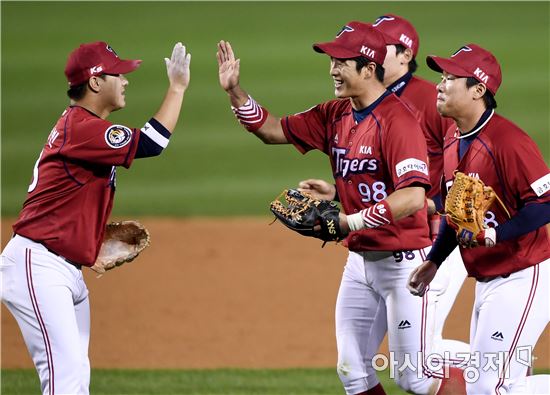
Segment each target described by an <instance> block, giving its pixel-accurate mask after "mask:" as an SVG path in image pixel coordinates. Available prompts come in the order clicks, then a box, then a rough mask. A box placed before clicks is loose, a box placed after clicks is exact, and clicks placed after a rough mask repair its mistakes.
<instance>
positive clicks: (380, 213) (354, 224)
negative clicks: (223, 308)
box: [346, 187, 425, 231]
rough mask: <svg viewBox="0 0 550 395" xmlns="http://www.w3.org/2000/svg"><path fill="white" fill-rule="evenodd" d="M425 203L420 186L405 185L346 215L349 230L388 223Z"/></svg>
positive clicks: (416, 209)
mask: <svg viewBox="0 0 550 395" xmlns="http://www.w3.org/2000/svg"><path fill="white" fill-rule="evenodd" d="M424 204H425V191H424V188H422V187H407V188H403V189H399V190H397V191H395V192H393V193H392V194H391V195H390V196H388V197H387V198H386V199H384V200H382V201H380V202H377V203H375V204H373V205H372V206H370V207H369V208H366V209H364V210H361V211H360V212H358V213H356V214H351V215H348V216H347V217H346V219H347V221H346V222H347V225H348V226H349V229H350V230H351V231H356V230H361V229H365V228H368V229H372V228H377V227H379V226H384V225H389V224H391V223H394V222H395V221H398V220H400V219H401V218H404V217H408V216H409V215H412V214H414V213H415V212H417V211H418V210H420V209H422V208H423V207H424Z"/></svg>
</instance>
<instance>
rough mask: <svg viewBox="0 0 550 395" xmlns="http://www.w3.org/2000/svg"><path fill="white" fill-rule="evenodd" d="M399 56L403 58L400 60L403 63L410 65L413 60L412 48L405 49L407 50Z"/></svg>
mask: <svg viewBox="0 0 550 395" xmlns="http://www.w3.org/2000/svg"><path fill="white" fill-rule="evenodd" d="M399 55H400V57H401V59H400V60H402V61H403V63H407V64H408V63H410V61H411V60H413V51H412V49H410V48H405V50H404V51H403V52H401V53H400V54H399Z"/></svg>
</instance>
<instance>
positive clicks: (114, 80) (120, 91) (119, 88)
mask: <svg viewBox="0 0 550 395" xmlns="http://www.w3.org/2000/svg"><path fill="white" fill-rule="evenodd" d="M127 85H128V80H127V79H126V77H124V75H122V74H119V75H108V74H106V75H105V78H104V81H103V84H102V86H101V91H102V95H103V98H104V100H105V106H106V107H107V108H108V109H109V110H110V111H116V110H120V109H121V108H124V107H125V106H126V99H125V96H124V91H125V89H126V86H127Z"/></svg>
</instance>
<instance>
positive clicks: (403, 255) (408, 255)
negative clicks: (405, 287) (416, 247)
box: [393, 251, 415, 263]
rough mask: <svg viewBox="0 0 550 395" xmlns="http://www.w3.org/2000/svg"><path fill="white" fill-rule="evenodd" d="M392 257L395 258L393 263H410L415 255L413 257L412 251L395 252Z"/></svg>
mask: <svg viewBox="0 0 550 395" xmlns="http://www.w3.org/2000/svg"><path fill="white" fill-rule="evenodd" d="M393 257H394V258H395V262H397V263H399V262H402V261H403V259H406V260H408V261H412V260H413V259H414V257H415V255H414V251H395V252H394V253H393Z"/></svg>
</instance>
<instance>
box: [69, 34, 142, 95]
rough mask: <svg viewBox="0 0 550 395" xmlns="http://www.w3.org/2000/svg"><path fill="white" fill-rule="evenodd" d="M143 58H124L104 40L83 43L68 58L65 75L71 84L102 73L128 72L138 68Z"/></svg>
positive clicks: (79, 82) (76, 83) (74, 84)
mask: <svg viewBox="0 0 550 395" xmlns="http://www.w3.org/2000/svg"><path fill="white" fill-rule="evenodd" d="M140 63H141V60H122V59H120V58H119V57H118V55H117V54H116V52H115V51H114V50H113V48H111V47H110V46H109V44H107V43H105V42H103V41H97V42H94V43H89V44H81V45H80V47H78V48H77V49H75V50H74V51H73V52H71V54H70V55H69V59H67V65H66V66H65V76H67V80H68V81H69V85H70V86H77V85H80V84H83V83H84V82H86V81H88V79H89V78H90V77H92V76H98V75H102V74H126V73H129V72H131V71H134V70H135V69H137V68H138V66H139V64H140Z"/></svg>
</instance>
